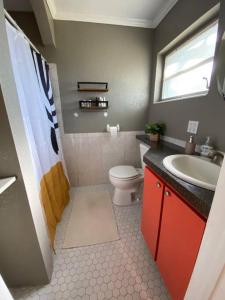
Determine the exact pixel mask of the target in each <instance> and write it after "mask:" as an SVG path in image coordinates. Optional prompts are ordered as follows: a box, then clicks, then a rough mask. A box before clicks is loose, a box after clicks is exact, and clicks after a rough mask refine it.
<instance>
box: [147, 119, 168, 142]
mask: <svg viewBox="0 0 225 300" xmlns="http://www.w3.org/2000/svg"><path fill="white" fill-rule="evenodd" d="M165 128H166V126H165V124H163V123H148V124H146V125H145V133H146V134H148V135H149V138H150V141H152V142H158V141H159V139H160V135H163V134H164V131H165Z"/></svg>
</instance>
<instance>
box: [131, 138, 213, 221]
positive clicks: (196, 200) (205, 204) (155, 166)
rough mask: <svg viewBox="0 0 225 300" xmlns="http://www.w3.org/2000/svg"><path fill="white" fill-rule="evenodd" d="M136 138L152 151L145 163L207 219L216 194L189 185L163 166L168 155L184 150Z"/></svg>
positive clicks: (145, 156) (166, 143) (165, 143)
mask: <svg viewBox="0 0 225 300" xmlns="http://www.w3.org/2000/svg"><path fill="white" fill-rule="evenodd" d="M136 138H137V139H138V140H140V141H142V142H143V143H145V144H147V145H150V146H151V149H150V150H149V151H148V152H147V153H146V154H145V155H144V162H145V163H146V164H147V166H149V168H150V169H152V170H153V172H154V173H155V174H156V175H158V176H159V177H161V178H162V179H163V181H165V182H166V183H168V186H169V187H171V188H172V189H174V191H175V192H177V193H178V195H180V196H181V197H182V198H183V199H184V200H185V201H186V202H187V203H188V204H189V205H190V206H191V207H192V208H193V209H194V210H195V211H196V212H198V213H199V214H200V215H201V216H202V217H203V218H205V219H207V218H208V215H209V211H210V208H211V205H212V201H213V197H214V192H213V191H209V190H207V189H204V188H200V187H197V186H195V185H193V184H190V183H187V182H185V181H183V180H181V179H179V178H177V177H176V176H174V175H172V174H171V173H170V172H169V171H167V170H166V169H165V167H164V166H163V163H162V162H163V159H164V158H165V157H166V156H168V155H173V154H182V153H184V148H182V147H179V146H177V145H174V144H171V143H168V142H165V141H160V142H159V143H155V142H150V140H149V137H148V136H147V135H137V136H136Z"/></svg>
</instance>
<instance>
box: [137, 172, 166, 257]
mask: <svg viewBox="0 0 225 300" xmlns="http://www.w3.org/2000/svg"><path fill="white" fill-rule="evenodd" d="M163 191H164V185H163V183H162V181H161V180H159V179H158V178H157V177H156V176H155V175H154V174H153V173H152V172H151V171H150V170H149V169H148V168H145V177H144V197H143V199H144V200H143V209H142V220H141V231H142V234H143V236H144V239H145V241H146V244H147V246H148V248H149V250H150V251H151V253H152V255H153V257H154V258H156V250H157V243H158V233H159V223H160V219H161V211H162V198H163Z"/></svg>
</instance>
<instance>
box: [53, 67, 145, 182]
mask: <svg viewBox="0 0 225 300" xmlns="http://www.w3.org/2000/svg"><path fill="white" fill-rule="evenodd" d="M50 74H51V80H52V86H53V91H54V100H55V105H56V111H57V116H58V123H59V126H60V129H61V138H62V146H63V151H64V158H65V161H66V166H67V171H68V175H69V179H70V183H71V185H72V186H84V185H95V184H102V183H107V182H109V178H108V171H109V169H110V168H111V167H113V166H116V165H123V164H124V165H133V166H135V167H140V151H139V142H138V141H137V140H136V137H135V136H136V134H140V133H142V132H136V131H131V132H120V133H119V134H118V136H113V137H112V136H110V135H109V133H75V134H64V131H63V121H62V114H61V104H60V93H59V86H58V76H57V69H56V65H55V64H50Z"/></svg>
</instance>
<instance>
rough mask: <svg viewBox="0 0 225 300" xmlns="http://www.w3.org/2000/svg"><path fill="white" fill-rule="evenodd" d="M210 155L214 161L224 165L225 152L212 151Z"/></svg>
mask: <svg viewBox="0 0 225 300" xmlns="http://www.w3.org/2000/svg"><path fill="white" fill-rule="evenodd" d="M208 157H209V158H210V159H211V160H212V162H213V163H214V164H216V165H218V166H222V163H223V159H224V154H223V153H222V152H219V151H211V152H210V153H209V155H208Z"/></svg>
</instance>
